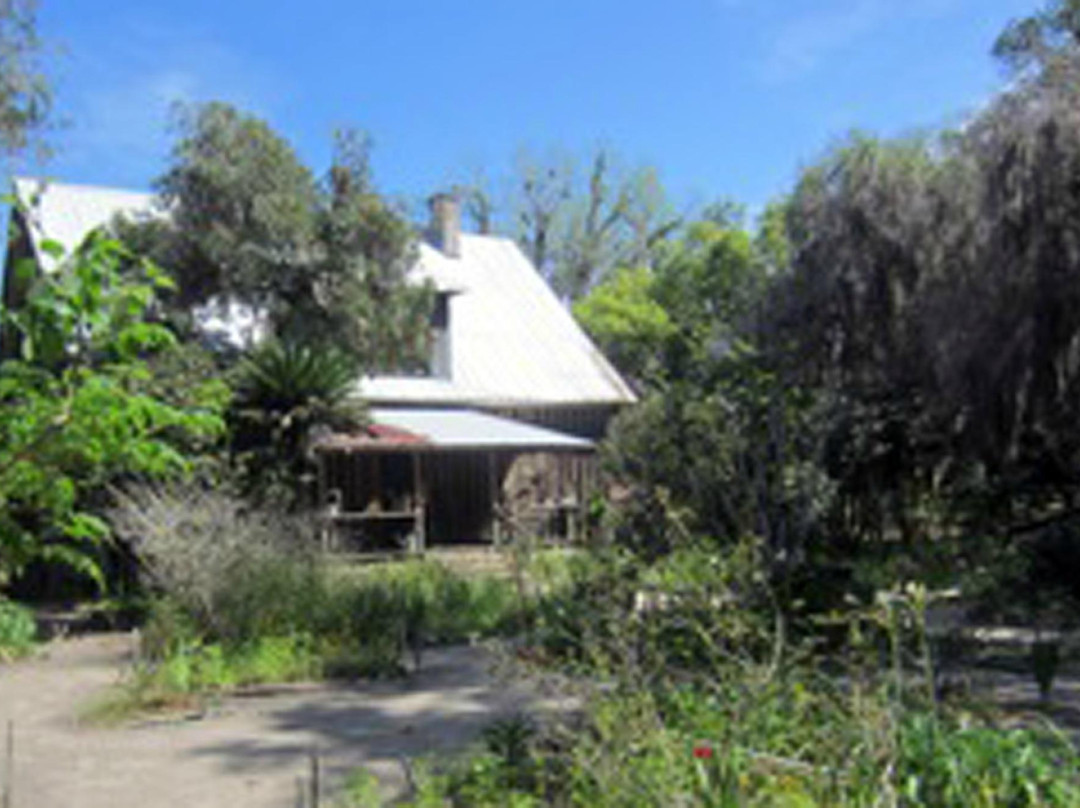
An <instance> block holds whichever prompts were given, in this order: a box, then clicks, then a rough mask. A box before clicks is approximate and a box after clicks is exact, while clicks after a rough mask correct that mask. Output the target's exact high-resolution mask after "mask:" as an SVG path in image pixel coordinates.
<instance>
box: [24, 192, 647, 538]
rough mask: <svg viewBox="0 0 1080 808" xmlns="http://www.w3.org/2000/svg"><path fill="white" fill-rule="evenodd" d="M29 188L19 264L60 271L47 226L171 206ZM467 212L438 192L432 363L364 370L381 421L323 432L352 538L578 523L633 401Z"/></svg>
mask: <svg viewBox="0 0 1080 808" xmlns="http://www.w3.org/2000/svg"><path fill="white" fill-rule="evenodd" d="M15 191H16V194H17V196H18V198H19V199H20V200H21V201H22V203H23V204H24V205H25V206H26V208H27V212H26V213H23V212H16V213H15V214H14V217H15V221H14V225H15V226H14V228H13V232H14V234H15V235H14V237H13V240H12V241H11V242H10V243H9V254H8V260H7V264H6V269H7V270H8V273H6V274H10V268H11V267H12V264H13V261H14V260H15V259H17V258H19V257H21V256H26V255H30V256H33V257H34V258H36V260H37V261H38V263H39V266H41V267H42V269H44V270H45V271H48V270H49V269H50V268H51V267H52V266H53V264H52V259H51V258H50V257H49V256H48V255H46V254H44V253H43V251H42V249H41V242H42V240H43V239H44V238H46V237H48V238H50V239H53V240H55V241H58V242H60V243H61V244H62V245H64V246H65V247H68V248H71V247H74V246H76V245H77V243H78V242H79V241H80V240H81V239H82V238H83V237H84V236H85V234H86V233H88V232H89V231H90V230H91V229H92V228H93V227H95V226H98V225H101V224H104V223H106V222H108V221H110V220H111V219H112V218H113V217H114V216H115V215H116V214H125V215H128V216H161V215H165V214H164V213H163V212H162V211H161V210H160V209H159V208H155V199H154V197H153V196H151V195H150V194H140V193H132V192H127V191H118V190H113V189H106V188H96V187H89V186H78V185H68V184H62V183H51V182H50V183H41V182H40V181H38V180H30V179H17V180H16V181H15ZM460 222H461V220H460V210H459V206H458V204H457V201H456V200H455V199H454V198H453V197H451V196H448V195H436V196H434V197H433V198H432V200H431V223H430V226H429V228H428V229H427V231H426V232H425V233H424V234H423V238H422V240H421V242H420V244H419V251H418V252H419V257H418V260H417V263H416V265H415V267H414V268H413V270H412V276H413V277H414V278H416V279H417V280H418V281H421V280H427V281H430V282H432V283H433V285H434V287H435V289H436V292H437V295H436V306H435V311H434V314H433V317H432V324H431V327H432V337H433V343H432V344H433V346H434V349H433V354H432V358H431V362H430V369H429V373H428V375H426V376H408V377H405V376H402V377H394V376H376V377H367V378H363V379H360V380H358V382H357V388H356V393H357V395H358V396H359V397H361V398H362V399H363V400H365V401H366V402H368V403H369V405H370V406H371V414H372V424H371V426H370V427H369V428H367V429H365V430H363V431H361V432H360V433H357V434H330V435H324V436H321V437H320V438H319V439H318V440H317V441H316V443H315V447H314V448H315V451H316V453H317V457H318V459H319V469H320V472H319V485H320V491H321V494H322V497H323V501H324V502H327V503H328V505H327V507H328V511H329V513H330V514H331V516H332V519H333V523H334V524H335V525H336V526H337V529H336V530H335V531H334V532H333V535H334V537H335V538H334V543H335V544H338V545H339V546H344V547H355V546H357V543H358V542H359V543H360V544H363V545H365V546H371V545H379V544H381V543H387V542H394V541H403V540H405V539H407V540H408V541H409V542H410V544H411V546H413V547H422V546H424V545H425V544H428V543H454V542H473V541H480V540H482V541H498V540H500V539H501V538H503V537H504V534H505V533H506V532H507V531H513V530H514V529H515V528H517V529H529V530H534V529H539V528H541V527H543V526H547V527H552V526H554V527H556V528H560V529H561V530H562V532H572V531H573V529H574V526H575V524H576V522H577V518H578V516H579V515H580V512H581V508H582V506H583V505H584V504H585V502H586V500H587V497H588V495H589V492H590V491H591V490H592V487H593V486H594V484H595V474H596V470H595V457H594V454H595V441H596V440H597V439H598V438H599V437H601V436H602V435H603V433H604V430H605V428H606V425H607V423H608V421H609V420H610V418H611V417H612V415H613V414H614V413H615V412H616V411H617V410H618V409H619V408H621V407H624V406H626V405H627V404H629V403H631V402H633V401H634V394H633V392H632V391H631V389H630V388H629V386H628V385H627V384H626V382H625V381H623V379H622V378H621V377H620V376H619V374H618V373H617V372H616V371H615V370H614V368H613V367H612V366H611V365H610V364H609V363H608V361H607V360H606V359H605V358H604V356H603V355H602V354H601V353H600V351H599V350H598V349H597V348H596V346H595V345H594V344H593V343H592V342H591V341H590V339H589V338H588V337H587V336H586V335H585V333H584V332H583V331H582V330H581V328H580V327H579V326H578V325H577V323H576V322H575V321H574V319H573V317H572V316H571V315H570V313H569V312H568V311H567V309H566V307H565V306H564V305H563V304H562V303H561V302H560V301H559V300H558V299H557V298H556V296H555V295H554V294H553V293H552V291H551V289H550V288H549V287H548V285H547V283H546V282H545V281H544V280H543V278H541V276H540V275H539V273H538V272H537V271H536V269H535V268H534V267H533V266H532V265H531V264H530V262H529V261H528V259H527V258H526V257H525V255H524V254H523V253H522V252H521V250H520V249H519V248H518V247H517V245H516V244H515V243H514V242H513V241H511V240H510V239H506V238H502V237H498V236H489V235H474V234H471V233H463V232H462V231H461V223H460ZM10 281H11V279H10V278H9V283H8V284H6V285H5V301H9V300H12V299H13V298H12V297H10V296H9V295H15V294H17V290H16V289H15V288H14V285H13V284H12V283H10Z"/></svg>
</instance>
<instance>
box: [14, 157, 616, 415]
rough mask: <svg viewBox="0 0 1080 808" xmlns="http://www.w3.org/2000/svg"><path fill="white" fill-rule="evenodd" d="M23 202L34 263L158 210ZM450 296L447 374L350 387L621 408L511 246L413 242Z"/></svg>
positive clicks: (595, 353)
mask: <svg viewBox="0 0 1080 808" xmlns="http://www.w3.org/2000/svg"><path fill="white" fill-rule="evenodd" d="M15 189H16V193H17V194H18V196H19V198H20V199H21V200H22V201H23V202H24V203H25V204H27V205H28V206H31V218H32V223H31V228H30V230H31V233H30V235H31V238H32V241H33V244H34V247H35V250H36V252H37V255H38V259H39V261H40V262H41V265H42V266H43V267H44V268H45V269H49V268H51V267H52V266H53V262H52V261H51V259H50V258H49V257H48V256H47V255H44V254H43V253H42V250H41V249H40V246H41V241H42V240H43V239H44V238H45V237H48V238H50V239H53V240H55V241H58V242H60V243H61V244H62V245H63V246H64V247H65V248H66V249H68V250H69V251H70V250H71V249H74V248H75V247H76V246H78V244H79V242H80V241H81V240H82V239H83V238H84V237H85V236H86V234H87V233H88V232H89V231H90V230H91V229H93V228H94V227H96V226H99V225H102V224H105V223H107V222H109V221H110V220H111V219H112V218H113V217H114V216H116V215H117V214H125V215H129V216H161V215H164V212H163V210H162V208H161V206H160V204H159V203H158V202H157V201H156V197H155V196H153V195H152V194H149V193H145V192H133V191H121V190H116V189H111V188H99V187H95V186H84V185H70V184H66V183H55V182H47V183H46V182H42V181H40V180H37V179H29V178H19V179H16V180H15ZM412 277H413V278H414V279H416V280H430V281H431V282H433V283H434V285H435V287H436V288H437V289H439V290H441V291H446V292H452V293H454V294H452V295H451V296H450V297H449V302H448V306H449V332H450V376H449V378H448V379H431V378H415V379H414V378H409V379H403V378H400V377H388V376H377V377H368V378H364V379H361V380H360V381H359V382H358V386H357V391H358V393H359V394H360V395H361V396H362V397H364V398H366V399H367V400H369V401H371V402H373V403H376V404H379V403H384V404H390V403H394V404H414V405H423V404H428V405H431V404H435V403H439V404H469V405H475V406H529V405H535V406H566V405H570V406H580V405H592V404H603V405H612V404H624V403H630V402H632V401H634V400H635V396H634V393H633V391H632V390H631V389H630V388H629V387H628V386H627V384H626V382H625V381H623V379H622V378H621V377H620V376H619V374H618V372H617V371H616V370H615V369H614V368H613V367H612V366H611V364H610V363H609V362H608V361H607V359H606V358H605V357H604V356H603V354H602V353H600V351H599V350H598V349H597V348H596V346H595V345H594V344H593V343H592V341H591V340H590V339H589V338H588V337H587V336H586V335H585V333H584V332H583V331H582V329H581V327H580V326H579V325H578V324H577V322H576V321H575V320H574V318H573V316H572V315H571V314H570V312H569V311H568V309H567V308H566V306H564V305H563V304H562V303H561V302H560V301H559V300H558V298H557V297H556V296H555V294H554V293H553V292H552V291H551V289H550V287H549V286H548V285H547V283H546V282H545V281H544V279H543V278H542V277H541V276H540V274H539V273H538V272H537V271H536V269H535V268H534V267H533V266H532V264H531V263H530V262H529V260H528V259H527V258H526V257H525V255H524V253H522V252H521V250H520V249H519V248H518V246H517V245H516V244H515V243H514V242H513V241H512V240H510V239H506V238H502V237H498V236H480V235H472V234H468V233H465V234H462V237H461V255H460V257H458V258H451V257H448V256H447V255H445V254H444V253H443V252H442V251H440V250H438V249H436V248H435V247H433V246H431V245H430V244H427V243H421V244H420V249H419V260H418V262H417V264H416V266H415V267H414V269H413V271H412Z"/></svg>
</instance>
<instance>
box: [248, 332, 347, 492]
mask: <svg viewBox="0 0 1080 808" xmlns="http://www.w3.org/2000/svg"><path fill="white" fill-rule="evenodd" d="M358 375H359V373H358V371H357V368H356V365H355V363H354V362H353V361H352V360H351V359H350V358H348V357H347V356H346V355H345V354H343V353H341V352H340V351H338V350H335V349H334V348H332V347H324V346H318V345H307V344H300V343H292V342H280V341H277V340H270V341H267V342H264V343H262V344H260V345H259V346H257V347H256V348H254V349H253V350H251V351H250V352H249V353H248V354H247V355H246V356H244V357H243V359H241V361H240V363H239V364H238V366H237V369H236V381H235V387H236V397H235V400H234V403H233V409H232V413H231V421H232V427H233V429H232V435H233V446H232V451H233V456H234V458H235V459H236V461H237V463H238V465H239V468H240V471H241V479H242V484H243V486H244V488H245V492H246V493H247V494H248V495H249V496H251V497H253V498H254V499H256V500H262V501H268V502H277V503H281V502H285V503H287V504H288V506H289V507H291V508H297V507H303V506H304V505H305V504H310V501H311V500H310V496H309V495H310V492H311V489H312V482H313V477H314V474H313V464H312V459H311V456H310V451H309V449H310V442H311V438H312V435H313V433H314V432H316V431H318V430H325V429H331V430H349V429H355V428H356V427H358V426H361V425H363V423H364V422H365V420H366V413H365V410H364V407H363V406H362V405H361V404H360V403H359V402H358V401H357V400H356V399H355V398H354V397H353V392H354V389H355V385H356V381H357V377H358Z"/></svg>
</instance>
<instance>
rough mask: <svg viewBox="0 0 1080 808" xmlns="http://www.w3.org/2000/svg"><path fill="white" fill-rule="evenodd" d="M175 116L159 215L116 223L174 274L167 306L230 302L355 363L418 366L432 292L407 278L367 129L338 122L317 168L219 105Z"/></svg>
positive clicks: (407, 250)
mask: <svg viewBox="0 0 1080 808" xmlns="http://www.w3.org/2000/svg"><path fill="white" fill-rule="evenodd" d="M178 126H179V135H180V136H179V139H178V140H177V142H176V145H175V147H174V149H173V154H172V160H171V165H170V167H169V169H168V171H166V172H165V174H164V175H163V176H162V177H161V178H160V179H159V180H158V183H157V186H158V189H159V191H160V193H161V196H162V199H163V201H164V204H165V207H166V208H167V210H169V212H170V220H169V221H168V222H151V223H148V224H143V225H138V226H136V227H127V228H125V232H124V237H125V239H126V240H127V241H129V242H130V243H132V244H133V245H135V246H136V247H137V248H138V249H141V250H145V251H147V252H148V253H149V254H150V255H152V256H154V257H155V258H156V259H157V260H158V261H160V262H161V263H162V264H163V265H164V266H167V267H169V268H170V270H171V271H172V272H173V273H174V274H175V276H176V278H177V294H176V297H175V299H174V304H175V305H174V307H175V308H176V309H178V310H179V311H180V312H181V313H182V314H188V315H190V313H191V312H192V310H193V309H194V308H195V307H197V306H200V305H207V304H210V305H214V304H217V305H221V304H224V303H240V304H243V305H244V306H246V307H248V308H249V309H251V310H253V311H254V312H256V313H257V315H258V316H260V317H265V318H266V320H267V322H268V324H269V326H270V331H271V333H272V334H273V335H275V336H276V337H277V338H279V339H282V340H286V341H292V342H303V343H308V344H322V345H332V346H334V348H335V349H337V350H339V351H341V352H342V353H343V354H345V355H346V356H349V357H351V358H352V359H353V361H354V362H355V364H356V366H357V367H358V368H360V369H367V370H374V369H380V368H394V369H408V368H410V367H412V366H416V365H419V364H422V362H423V361H424V359H425V356H426V349H427V335H428V328H427V325H428V323H427V320H428V316H429V310H430V306H431V294H430V291H429V290H427V289H426V288H424V287H422V286H416V285H409V284H407V283H406V274H407V272H408V270H409V268H410V266H411V264H412V262H413V259H414V257H415V253H414V236H413V231H412V228H411V227H410V226H409V224H408V223H407V222H406V220H405V219H404V217H403V216H402V215H401V214H400V213H399V212H398V211H396V210H395V209H394V208H393V207H392V206H391V205H390V204H389V203H388V202H387V201H386V200H385V199H383V197H381V196H380V195H379V194H378V193H377V192H376V190H375V189H374V187H373V185H372V181H371V173H370V167H369V161H368V148H369V146H368V141H367V139H366V138H364V137H363V136H362V135H360V134H358V133H355V132H342V133H339V135H338V137H337V139H336V141H335V148H334V155H333V161H332V164H331V166H330V168H329V171H328V172H327V176H326V177H325V178H324V179H322V180H318V179H316V177H315V176H314V174H313V173H312V172H311V171H310V170H309V169H308V168H307V167H306V166H304V165H303V164H302V163H301V161H300V160H299V158H298V157H297V155H296V153H295V151H294V150H293V149H292V147H291V146H290V145H289V144H288V143H287V142H286V141H285V140H284V139H283V138H281V137H280V136H279V135H277V134H276V133H275V132H274V131H273V130H272V129H271V128H270V127H269V126H268V125H267V124H266V122H264V121H262V120H260V119H259V118H256V117H255V116H252V115H249V114H247V113H244V112H241V111H239V110H237V109H235V108H234V107H231V106H229V105H227V104H223V103H220V102H214V103H208V104H203V105H198V106H195V107H190V108H187V109H184V110H182V111H181V114H180V116H179V119H178Z"/></svg>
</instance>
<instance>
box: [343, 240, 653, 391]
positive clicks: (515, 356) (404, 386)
mask: <svg viewBox="0 0 1080 808" xmlns="http://www.w3.org/2000/svg"><path fill="white" fill-rule="evenodd" d="M419 268H420V270H421V271H430V272H437V273H438V275H439V276H440V277H442V278H446V279H447V280H448V282H451V283H455V284H456V285H457V288H459V289H460V290H461V293H460V294H457V295H454V296H453V297H451V298H450V300H449V312H450V368H451V371H450V379H449V382H450V385H451V387H452V388H453V390H454V396H455V397H454V398H453V399H447V400H460V401H467V402H469V403H473V404H478V405H486V406H499V405H529V404H538V405H575V404H579V405H580V404H621V403H629V402H632V401H633V400H634V394H633V392H632V391H631V390H630V388H629V387H628V386H627V385H626V383H625V382H624V381H623V380H622V378H621V377H620V376H619V374H618V373H617V372H616V371H615V369H614V368H613V367H612V366H611V364H610V363H609V362H608V361H607V359H606V358H605V357H604V356H603V354H601V353H600V351H599V349H597V347H596V346H595V345H594V344H593V342H592V340H590V339H589V338H588V337H587V336H586V335H585V333H584V332H583V331H582V330H581V327H580V326H579V325H578V324H577V322H576V321H575V320H574V318H573V316H572V315H571V314H570V312H569V311H568V310H567V308H566V307H565V306H564V305H563V304H562V303H560V302H559V300H558V298H557V297H556V296H555V294H554V293H553V292H552V291H551V289H550V287H549V286H548V285H547V282H546V281H544V279H543V278H542V277H540V275H539V273H538V272H537V271H536V270H535V269H534V268H533V266H532V264H531V263H529V260H528V259H527V258H526V257H525V255H524V254H523V253H522V252H521V250H520V249H519V248H518V246H517V245H516V244H515V243H514V242H513V241H511V240H510V239H506V238H501V237H497V236H477V235H471V234H468V233H464V234H462V236H461V257H460V258H447V257H446V256H445V255H443V253H442V252H441V251H440V250H438V249H436V248H434V247H432V246H430V245H428V244H422V245H421V246H420V263H419ZM420 381H422V380H417V382H420ZM444 390H445V388H444ZM361 392H362V394H363V395H364V396H365V397H367V398H368V399H370V400H371V401H374V402H380V401H386V402H389V401H395V402H403V403H404V402H412V403H422V402H424V401H430V400H431V399H427V398H426V395H427V394H428V393H429V392H430V391H429V390H428V389H427V388H426V385H424V384H421V383H411V382H410V381H409V380H402V379H399V378H374V379H365V380H363V381H362V382H361Z"/></svg>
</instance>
